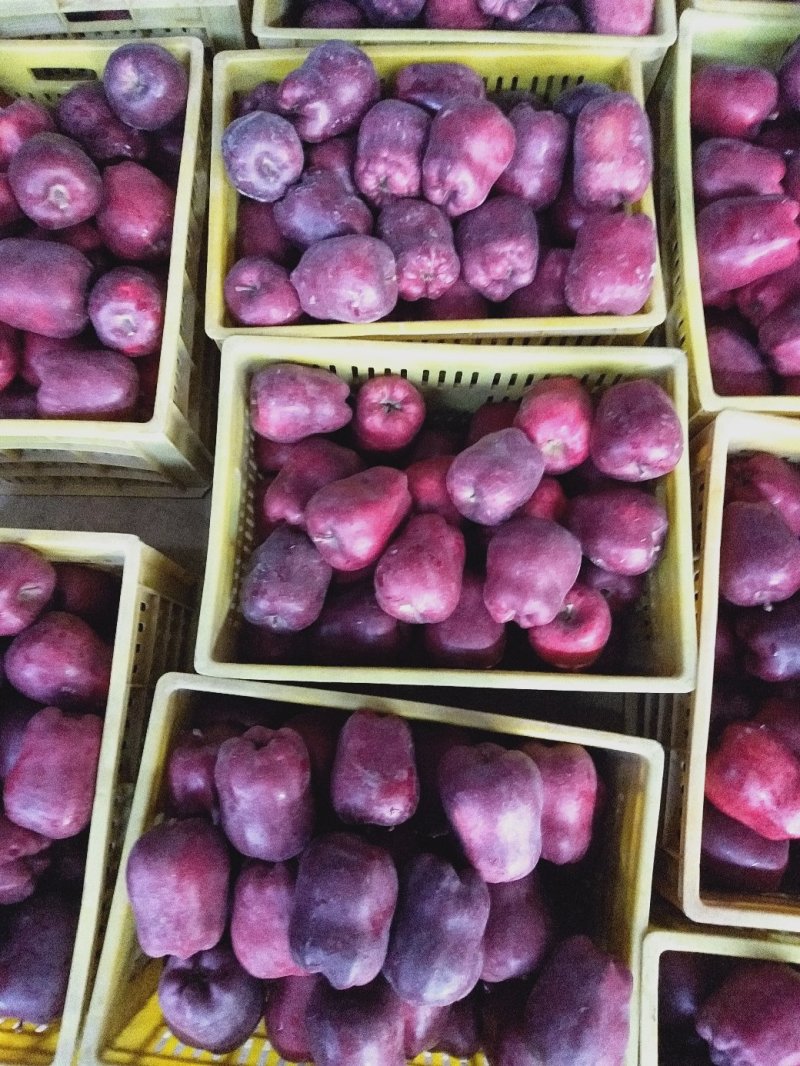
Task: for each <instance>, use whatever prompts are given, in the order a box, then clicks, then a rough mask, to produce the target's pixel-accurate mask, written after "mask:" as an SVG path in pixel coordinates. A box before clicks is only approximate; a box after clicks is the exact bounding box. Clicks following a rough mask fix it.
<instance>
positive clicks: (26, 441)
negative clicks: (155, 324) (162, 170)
mask: <svg viewBox="0 0 800 1066" xmlns="http://www.w3.org/2000/svg"><path fill="white" fill-rule="evenodd" d="M158 43H159V44H162V45H163V46H164V47H165V48H167V49H169V51H170V52H172V54H173V55H174V56H176V57H177V58H178V59H180V60H181V62H182V63H183V64H184V65H185V66H186V68H187V69H188V71H189V97H188V101H187V105H186V127H185V133H184V138H183V152H182V156H181V167H180V176H179V181H178V188H177V198H176V205H175V223H174V228H173V234H172V248H171V253H170V263H169V277H168V286H167V303H166V310H165V317H164V336H163V342H162V345H161V362H160V365H159V371H158V389H157V393H156V401H155V408H154V411H153V415H152V417H151V419H150V421H149V422H90V421H86V422H72V421H67V420H63V419H61V420H48V419H4V420H2V421H0V492H5V493H14V494H25V495H40V494H41V495H51V494H54V493H56V494H64V493H66V494H70V495H72V494H75V495H90V494H91V495H125V496H130V495H137V496H158V495H163V496H179V495H184V494H185V495H194V496H201V495H202V494H203V493H204V492H205V490H206V488H207V487H208V484H209V481H210V477H211V451H210V446H209V445H210V441H211V435H212V432H213V428H212V427H213V418H214V397H215V394H216V388H215V378H214V375H215V373H216V360H217V353H216V352H215V351H214V349H213V346H209V345H207V344H206V342H205V338H204V336H203V327H202V318H201V315H202V287H201V282H202V280H203V279H202V275H201V271H200V260H201V259H202V256H203V247H204V240H205V209H206V201H207V198H208V179H207V174H206V160H207V151H208V140H207V136H208V134H207V127H208V121H207V120H208V99H209V92H208V78H207V75H206V74H205V72H204V67H203V46H202V44H201V43H200V41H199V40H197V39H193V38H190V37H169V38H164V39H163V40H159V41H158ZM119 44H120V41H118V40H117V41H99V40H95V41H33V40H29V41H0V89H4V90H5V91H7V92H9V93H10V94H11V95H12V96H27V97H30V98H31V99H34V100H40V101H42V102H44V103H48V104H52V103H54V102H55V101H56V100H57V99H58V98H59V97H60V96H63V95H64V93H66V92H67V91H68V90H69V89H70V88H71V87H72V86H73V85H75V84H76V83H77V82H78V81H81V80H90V79H94V78H96V77H97V76H98V75H100V74H101V73H102V71H103V69H104V67H105V65H106V61H107V59H108V57H109V56H110V55H111V53H112V52H113V51H114V49H115V48H117V47H118V46H119Z"/></svg>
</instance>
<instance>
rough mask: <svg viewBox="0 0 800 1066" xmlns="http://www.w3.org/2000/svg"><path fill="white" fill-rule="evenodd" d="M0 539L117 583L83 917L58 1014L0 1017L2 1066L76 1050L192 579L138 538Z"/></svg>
mask: <svg viewBox="0 0 800 1066" xmlns="http://www.w3.org/2000/svg"><path fill="white" fill-rule="evenodd" d="M0 542H2V543H8V542H13V543H17V544H26V545H27V546H28V547H30V548H34V549H35V550H36V551H39V552H41V553H42V554H43V555H45V556H46V557H47V558H48V559H50V560H52V561H53V562H76V563H88V564H90V565H93V566H99V567H102V568H103V569H106V570H109V571H112V572H114V573H116V574H118V575H119V576H120V578H121V581H122V585H121V592H120V599H119V611H118V614H117V626H116V632H115V636H114V657H113V660H112V667H111V686H110V689H109V693H108V702H107V703H106V710H105V725H104V727H103V739H102V746H101V749H100V762H99V765H98V771H97V787H96V790H95V797H94V805H93V807H92V821H91V828H90V832H89V845H88V852H87V857H86V875H85V879H84V882H83V894H82V897H81V909H80V918H79V922H78V932H77V936H76V939H75V949H74V951H73V955H72V965H71V968H70V973H69V984H68V986H67V999H66V1004H65V1007H64V1014H63V1017H62V1019H61V1021H60V1023H57V1024H54V1025H51V1026H49V1027H47V1028H45V1029H43V1031H39V1028H38V1027H34V1026H32V1025H27V1024H26V1025H20V1023H19V1022H18V1021H17V1020H16V1019H14V1018H4V1019H3V1020H2V1022H0V1066H50V1064H51V1063H52V1064H53V1066H70V1064H71V1063H72V1062H73V1060H74V1057H75V1053H76V1051H77V1046H78V1040H79V1037H80V1032H81V1027H82V1023H83V1020H84V1016H85V1013H86V1009H87V1007H88V1004H89V995H90V993H91V990H92V985H93V983H94V977H95V972H96V970H97V963H98V959H99V957H100V949H101V947H102V939H103V934H104V931H105V922H106V918H107V915H108V908H109V906H110V903H111V893H112V890H113V887H114V879H115V877H116V874H117V867H118V865H119V857H120V850H121V844H122V838H123V836H124V833H125V826H126V820H127V816H128V811H129V809H130V804H131V799H132V797H133V787H134V784H135V782H136V775H137V773H138V769H139V759H140V757H141V753H142V745H143V742H144V735H145V729H146V726H147V715H148V711H149V708H150V701H151V699H152V695H153V690H154V688H155V685H156V682H157V681H158V679H159V677H160V676H161V675H162V674H163V673H164V671H165V670H172V669H175V668H176V667H178V666H180V665H181V664H182V663H183V662H184V660H185V656H186V653H187V651H188V644H189V637H190V636H191V621H192V615H193V602H194V579H193V578H191V577H190V576H189V575H188V574H187V573H186V572H185V571H183V570H182V569H181V568H180V567H179V566H177V565H176V564H175V563H173V562H172V561H171V560H170V559H167V558H165V557H164V556H163V555H161V554H160V553H159V552H157V551H154V550H153V549H152V548H149V547H148V546H147V545H146V544H143V543H142V542H141V541H140V540H139V539H138V538H137V537H132V536H128V535H127V534H116V533H65V532H50V531H40V530H29V529H0Z"/></svg>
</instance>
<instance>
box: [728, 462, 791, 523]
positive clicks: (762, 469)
mask: <svg viewBox="0 0 800 1066" xmlns="http://www.w3.org/2000/svg"><path fill="white" fill-rule="evenodd" d="M725 498H726V500H728V501H731V502H732V501H734V500H740V501H746V502H748V503H769V504H771V505H772V506H773V507H774V508H775V510H776V511H777V512H778V513H779V514H780V516H781V518H782V519H783V520H784V522H785V523H786V525H787V526H788V527H789V529H790V530H791V531H792V533H794V534H795V536H800V472H798V470H797V467H796V466H794V465H793V464H792V463H789V462H787V461H786V460H785V459H781V457H780V456H778V455H770V454H769V453H767V452H757V453H756V454H755V455H750V456H747V457H746V458H733V459H732V460H731V461H730V462H729V463H728V472H727V476H726V479H725Z"/></svg>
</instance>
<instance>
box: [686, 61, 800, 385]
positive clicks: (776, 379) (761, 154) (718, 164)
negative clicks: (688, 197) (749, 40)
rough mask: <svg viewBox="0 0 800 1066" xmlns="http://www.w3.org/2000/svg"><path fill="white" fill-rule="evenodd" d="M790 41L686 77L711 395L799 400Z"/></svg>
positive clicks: (796, 139) (798, 161)
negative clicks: (774, 64) (769, 62)
mask: <svg viewBox="0 0 800 1066" xmlns="http://www.w3.org/2000/svg"><path fill="white" fill-rule="evenodd" d="M798 112H800V41H797V42H795V43H794V44H793V45H792V46H791V47H790V48H789V49H788V51H787V52H786V54H785V55H784V56H783V59H782V60H781V63H780V65H779V67H778V72H777V76H776V75H775V74H774V73H773V72H772V71H770V70H766V69H764V68H763V67H750V66H739V65H735V64H729V63H710V64H708V65H706V66H704V67H701V68H700V69H699V70H697V71H696V72H695V74H694V75H693V77H692V87H691V121H692V132H693V134H694V135H695V137H696V148H695V152H694V194H695V207H696V211H697V217H696V226H697V251H698V257H699V262H700V283H701V288H702V295H703V305H704V307H705V309H706V330H707V336H708V352H709V361H710V366H711V377H712V381H713V384H714V389H715V391H716V392H717V393H719V394H720V395H721V396H760V395H770V394H773V393H774V394H784V395H788V396H795V395H800V224H799V223H798V213H800V114H798Z"/></svg>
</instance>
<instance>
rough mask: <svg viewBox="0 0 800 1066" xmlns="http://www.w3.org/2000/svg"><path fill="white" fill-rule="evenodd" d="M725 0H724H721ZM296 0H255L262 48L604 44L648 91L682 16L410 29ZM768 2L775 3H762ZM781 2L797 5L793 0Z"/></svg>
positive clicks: (661, 0)
mask: <svg viewBox="0 0 800 1066" xmlns="http://www.w3.org/2000/svg"><path fill="white" fill-rule="evenodd" d="M717 2H720V0H717ZM741 2H742V3H745V2H746V0H741ZM295 6H296V5H295V4H294V3H293V2H292V0H254V3H253V34H254V36H255V37H256V39H257V41H258V45H259V47H260V48H313V47H314V46H315V45H317V44H319V43H320V42H321V41H326V40H328V38H329V37H331V36H334V37H338V38H340V39H341V40H345V41H350V42H351V44H357V45H359V46H361V47H367V48H369V47H373V46H374V45H384V44H391V45H404V46H405V47H406V48H414V47H420V46H423V47H427V46H429V45H451V44H458V45H465V46H468V47H470V48H471V49H473V50H474V53H475V55H480V53H481V52H482V51H483V49H484V48H485V47H486V45H487V44H501V45H508V46H510V47H512V48H513V47H515V46H517V47H522V48H526V49H531V48H542V47H544V48H575V47H579V48H582V49H585V50H586V51H592V52H595V51H597V50H598V49H606V48H607V49H611V50H615V51H624V50H629V51H630V52H632V53H633V54H634V55H635V56H636V57H637V59H639V60H640V61H641V64H642V75H643V78H644V88H645V92H646V93H649V92H650V89H651V88H652V87H653V82H654V81H655V78H656V75H657V74H658V71H659V69H660V67H661V64H662V62H663V61H664V56H665V55H666V54H667V51H668V50H669V48H670V47H671V46H672V45H673V44H674V43H675V38H676V36H677V19H676V15H675V4H674V0H655V14H654V20H653V32H652V33H648V34H647V35H646V36H644V37H623V36H611V35H608V34H597V33H525V32H523V31H518V30H488V31H487V30H431V29H428V27H426V26H421V27H418V28H416V29H406V28H404V27H402V26H400V27H398V26H394V27H392V28H391V29H376V28H375V27H364V28H362V29H358V30H337V31H335V32H334V33H332V32H331V31H330V30H313V29H304V28H303V27H302V26H292V25H291V23H290V22H288V21H287V20H288V19H289V18H290V17H291V12H292V9H293V7H295ZM759 6H762V7H767V6H771V5H770V4H767V3H762V4H761V5H759ZM780 6H781V7H789V6H791V5H790V4H788V3H784V4H781V5H780Z"/></svg>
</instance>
